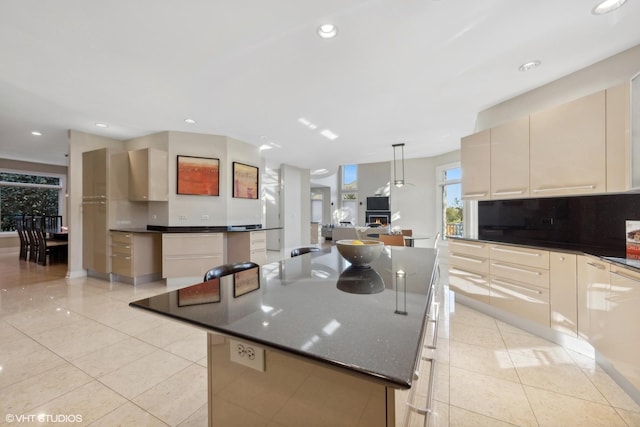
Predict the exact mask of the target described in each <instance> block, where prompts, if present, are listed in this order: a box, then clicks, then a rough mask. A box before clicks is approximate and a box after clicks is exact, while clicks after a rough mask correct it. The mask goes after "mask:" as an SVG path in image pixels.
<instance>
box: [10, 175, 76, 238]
mask: <svg viewBox="0 0 640 427" xmlns="http://www.w3.org/2000/svg"><path fill="white" fill-rule="evenodd" d="M63 183H64V177H63V176H62V175H56V174H48V175H40V174H29V173H21V172H13V171H0V227H1V231H4V232H6V231H15V229H16V228H15V222H14V217H15V216H16V215H61V213H60V212H61V211H62V201H63V200H64V198H63V197H61V195H62V188H63Z"/></svg>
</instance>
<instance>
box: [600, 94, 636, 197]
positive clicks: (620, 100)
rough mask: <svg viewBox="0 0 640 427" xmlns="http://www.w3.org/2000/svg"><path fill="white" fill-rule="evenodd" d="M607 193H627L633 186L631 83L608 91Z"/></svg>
mask: <svg viewBox="0 0 640 427" xmlns="http://www.w3.org/2000/svg"><path fill="white" fill-rule="evenodd" d="M606 96H607V105H606V107H607V191H608V192H610V193H614V192H621V191H627V190H630V189H631V188H632V184H631V179H632V178H631V144H630V134H629V128H630V126H629V123H630V110H629V103H630V99H629V98H630V91H629V83H625V84H622V85H619V86H615V87H613V88H610V89H607V91H606Z"/></svg>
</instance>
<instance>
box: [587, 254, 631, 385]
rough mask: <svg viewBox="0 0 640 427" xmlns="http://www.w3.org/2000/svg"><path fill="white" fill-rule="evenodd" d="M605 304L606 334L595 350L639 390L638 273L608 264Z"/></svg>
mask: <svg viewBox="0 0 640 427" xmlns="http://www.w3.org/2000/svg"><path fill="white" fill-rule="evenodd" d="M607 303H608V305H607V309H608V310H607V312H606V328H607V335H606V339H605V340H604V341H603V342H602V343H601V345H600V346H598V347H596V348H597V349H598V351H599V352H600V353H601V354H603V355H604V356H605V357H606V358H607V359H608V360H609V362H611V364H612V365H613V367H614V368H615V369H616V370H617V371H618V372H620V373H621V374H622V375H623V376H624V377H625V378H626V379H627V380H629V381H630V382H631V383H632V384H633V385H634V386H635V387H636V388H638V389H640V356H639V355H640V329H638V325H640V311H639V310H638V307H640V273H638V272H637V271H633V270H630V269H627V268H622V267H618V266H616V265H612V266H611V289H610V292H609V296H608V298H607Z"/></svg>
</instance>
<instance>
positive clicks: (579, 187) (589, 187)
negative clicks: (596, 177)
mask: <svg viewBox="0 0 640 427" xmlns="http://www.w3.org/2000/svg"><path fill="white" fill-rule="evenodd" d="M594 188H596V186H595V185H593V184H590V185H576V186H574V187H548V188H536V189H535V190H533V192H534V193H545V192H548V191H566V190H593V189H594Z"/></svg>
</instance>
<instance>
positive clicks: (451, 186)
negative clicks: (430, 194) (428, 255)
mask: <svg viewBox="0 0 640 427" xmlns="http://www.w3.org/2000/svg"><path fill="white" fill-rule="evenodd" d="M437 173H438V187H439V193H440V197H439V199H440V200H439V202H440V203H439V204H440V206H441V210H440V215H439V218H438V219H439V222H440V224H441V225H440V227H439V228H440V233H441V235H442V236H443V239H446V238H447V236H462V235H463V234H464V223H465V222H466V223H467V224H468V218H465V215H467V214H468V213H469V210H470V209H473V208H472V207H471V206H470V205H469V204H468V203H465V202H463V201H462V169H461V168H460V165H459V164H452V165H446V166H442V167H440V168H438V169H437Z"/></svg>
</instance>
